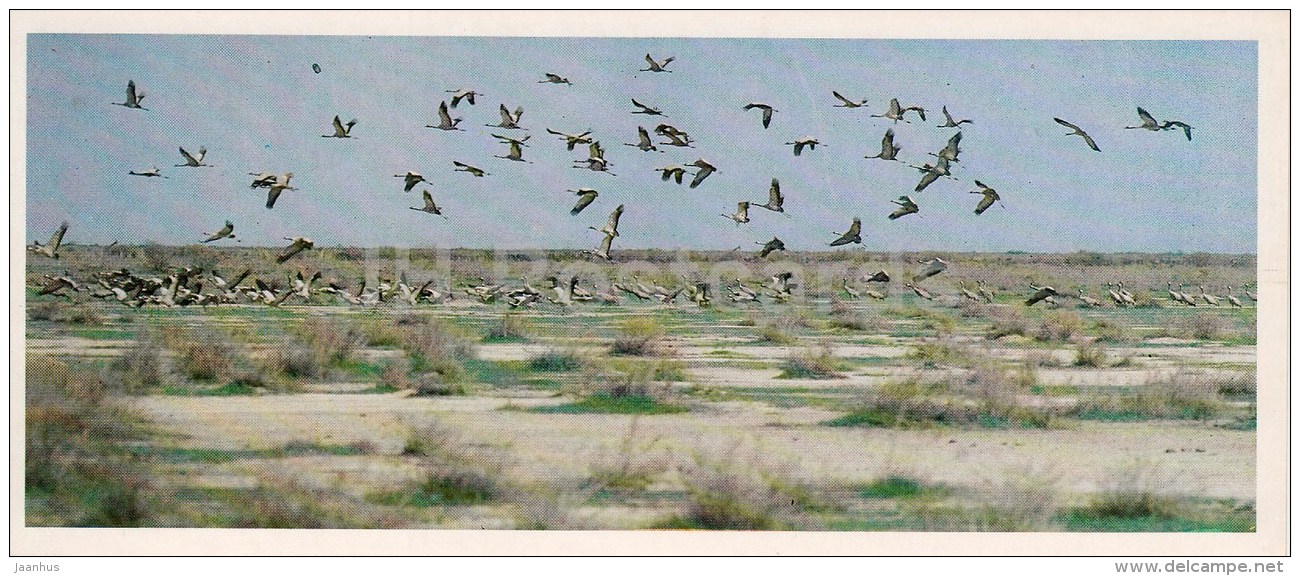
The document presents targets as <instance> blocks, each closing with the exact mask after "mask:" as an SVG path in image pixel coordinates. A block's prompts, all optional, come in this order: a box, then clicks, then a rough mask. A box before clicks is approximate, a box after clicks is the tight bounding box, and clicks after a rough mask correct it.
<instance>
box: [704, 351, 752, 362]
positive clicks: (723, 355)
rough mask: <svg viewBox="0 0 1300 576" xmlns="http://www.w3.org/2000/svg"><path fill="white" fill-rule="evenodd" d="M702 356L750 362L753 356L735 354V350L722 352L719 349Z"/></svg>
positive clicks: (741, 353) (742, 353)
mask: <svg viewBox="0 0 1300 576" xmlns="http://www.w3.org/2000/svg"><path fill="white" fill-rule="evenodd" d="M704 354H705V355H707V356H709V357H711V358H731V359H736V360H752V359H753V358H754V357H753V356H751V355H749V354H745V353H744V352H736V351H735V350H723V349H721V348H718V349H714V350H709V351H708V352H705V353H704Z"/></svg>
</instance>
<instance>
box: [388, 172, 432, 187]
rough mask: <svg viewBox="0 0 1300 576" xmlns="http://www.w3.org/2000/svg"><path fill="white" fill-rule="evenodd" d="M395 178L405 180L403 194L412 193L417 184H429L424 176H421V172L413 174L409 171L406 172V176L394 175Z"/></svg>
mask: <svg viewBox="0 0 1300 576" xmlns="http://www.w3.org/2000/svg"><path fill="white" fill-rule="evenodd" d="M393 178H401V179H403V181H404V182H405V185H404V186H403V187H402V191H403V192H410V191H411V190H413V189H415V185H416V184H419V183H421V182H428V180H425V179H424V176H422V175H420V173H419V172H412V171H409V170H408V171H407V172H406V174H393Z"/></svg>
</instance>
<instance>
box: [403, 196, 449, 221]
mask: <svg viewBox="0 0 1300 576" xmlns="http://www.w3.org/2000/svg"><path fill="white" fill-rule="evenodd" d="M407 208H410V209H411V210H418V211H420V212H428V213H429V214H434V215H437V216H442V217H443V218H446V217H447V216H446V215H445V214H443V213H442V208H440V207H438V205H437V204H434V203H433V194H430V193H429V191H428V190H427V189H426V190H425V191H424V207H423V208H416V207H415V206H408V207H407Z"/></svg>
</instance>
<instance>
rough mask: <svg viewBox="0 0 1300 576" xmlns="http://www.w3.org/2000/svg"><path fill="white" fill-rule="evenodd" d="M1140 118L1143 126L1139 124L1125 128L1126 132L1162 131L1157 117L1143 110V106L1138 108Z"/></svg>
mask: <svg viewBox="0 0 1300 576" xmlns="http://www.w3.org/2000/svg"><path fill="white" fill-rule="evenodd" d="M1138 118H1141V119H1142V123H1141V124H1138V125H1137V126H1125V127H1124V129H1125V130H1134V129H1140V130H1150V131H1152V132H1159V131H1160V129H1161V128H1160V123H1159V122H1156V119H1155V117H1153V116H1152V115H1151V113H1150V112H1147V111H1146V110H1143V109H1142V107H1141V106H1138Z"/></svg>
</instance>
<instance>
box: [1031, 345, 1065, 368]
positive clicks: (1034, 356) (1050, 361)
mask: <svg viewBox="0 0 1300 576" xmlns="http://www.w3.org/2000/svg"><path fill="white" fill-rule="evenodd" d="M1022 363H1023V364H1025V365H1026V366H1033V367H1035V368H1059V367H1060V366H1061V359H1060V358H1057V357H1056V354H1053V353H1052V351H1051V350H1042V349H1039V348H1033V349H1030V350H1029V351H1027V352H1025V356H1024V358H1023V360H1022Z"/></svg>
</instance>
